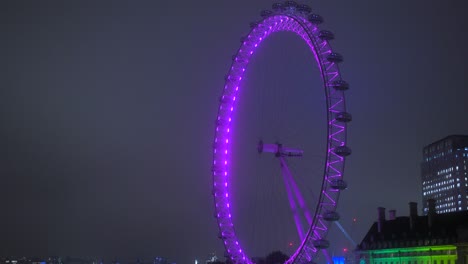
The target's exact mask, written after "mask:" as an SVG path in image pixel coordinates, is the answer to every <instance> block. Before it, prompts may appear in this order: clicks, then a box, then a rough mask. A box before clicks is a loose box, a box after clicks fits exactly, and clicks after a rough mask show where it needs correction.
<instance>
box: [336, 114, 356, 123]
mask: <svg viewBox="0 0 468 264" xmlns="http://www.w3.org/2000/svg"><path fill="white" fill-rule="evenodd" d="M335 119H336V121H339V122H343V123H348V122H351V120H353V117H352V115H351V114H350V113H347V112H339V113H336V115H335Z"/></svg>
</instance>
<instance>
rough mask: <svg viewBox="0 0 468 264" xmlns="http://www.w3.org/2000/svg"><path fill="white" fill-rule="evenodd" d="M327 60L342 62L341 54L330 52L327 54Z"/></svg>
mask: <svg viewBox="0 0 468 264" xmlns="http://www.w3.org/2000/svg"><path fill="white" fill-rule="evenodd" d="M327 60H328V61H329V62H334V63H340V62H343V56H342V55H341V54H339V53H337V52H332V53H330V54H328V56H327Z"/></svg>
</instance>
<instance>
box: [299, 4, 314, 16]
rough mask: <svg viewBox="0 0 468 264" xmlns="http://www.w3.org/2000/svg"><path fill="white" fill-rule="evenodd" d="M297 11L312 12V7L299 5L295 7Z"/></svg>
mask: <svg viewBox="0 0 468 264" xmlns="http://www.w3.org/2000/svg"><path fill="white" fill-rule="evenodd" d="M297 11H300V12H304V13H306V14H308V13H310V12H312V8H310V6H308V5H299V6H298V7H297Z"/></svg>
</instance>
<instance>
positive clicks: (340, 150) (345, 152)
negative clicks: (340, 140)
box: [333, 146, 351, 157]
mask: <svg viewBox="0 0 468 264" xmlns="http://www.w3.org/2000/svg"><path fill="white" fill-rule="evenodd" d="M333 152H335V154H336V155H338V156H340V157H346V156H349V155H351V149H350V148H348V147H347V146H339V147H336V148H335V149H334V150H333Z"/></svg>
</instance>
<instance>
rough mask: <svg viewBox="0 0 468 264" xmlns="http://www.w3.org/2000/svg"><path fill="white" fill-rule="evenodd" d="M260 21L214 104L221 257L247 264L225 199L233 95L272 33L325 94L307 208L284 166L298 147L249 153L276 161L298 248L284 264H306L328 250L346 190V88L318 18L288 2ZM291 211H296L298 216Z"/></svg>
mask: <svg viewBox="0 0 468 264" xmlns="http://www.w3.org/2000/svg"><path fill="white" fill-rule="evenodd" d="M261 16H262V19H261V20H260V21H258V22H255V23H251V30H250V32H249V33H248V35H247V36H246V37H245V38H242V40H241V46H240V48H239V49H238V51H237V53H236V54H235V55H234V56H233V61H232V64H231V68H230V70H229V72H228V74H227V75H226V77H225V85H224V88H223V90H222V95H221V97H220V100H219V107H218V114H217V117H216V124H215V136H214V143H213V163H212V177H213V189H212V192H213V196H214V204H215V218H216V219H217V224H218V227H219V238H220V239H221V240H222V241H223V243H224V247H225V249H226V253H227V256H228V257H229V258H230V259H231V260H232V261H233V262H234V263H253V261H252V259H251V257H249V256H248V255H247V253H246V250H244V248H243V245H242V243H241V242H240V240H239V238H238V235H237V233H236V228H235V226H234V221H233V218H234V216H233V210H232V207H233V203H232V198H231V196H232V195H235V194H233V193H231V191H232V190H231V188H230V187H231V186H230V185H231V180H232V179H233V178H235V177H237V175H235V173H234V172H233V170H232V166H233V164H234V163H235V160H234V159H233V158H232V155H231V153H232V149H233V148H236V147H238V146H236V142H235V140H234V139H233V133H234V131H235V130H236V125H235V124H236V123H235V122H234V119H235V116H234V114H235V113H236V110H237V108H238V107H240V104H239V101H241V100H243V98H241V96H240V93H239V90H242V89H248V88H247V87H244V86H243V78H244V77H245V73H246V70H247V66H248V65H249V62H250V61H251V59H252V56H253V54H254V53H255V51H256V50H257V48H258V47H259V45H260V43H262V42H263V41H264V40H265V39H267V38H268V37H269V36H270V35H271V34H273V33H275V32H284V31H286V32H292V33H294V34H296V35H297V36H299V37H300V38H301V39H302V40H303V41H304V42H305V43H306V44H307V46H308V48H309V49H310V51H312V54H313V55H314V57H315V61H316V64H317V66H318V68H319V72H320V78H321V86H322V89H323V90H324V91H325V93H324V94H325V105H326V109H325V112H326V117H325V118H326V127H327V129H326V134H327V135H326V142H325V143H324V144H325V145H326V151H325V153H324V154H323V159H322V161H323V164H322V170H321V175H320V185H321V186H320V188H319V191H318V192H317V193H316V200H315V201H314V203H315V204H313V205H310V204H308V201H307V200H306V198H304V195H303V194H302V192H301V191H300V188H299V187H298V183H297V182H296V181H295V180H294V177H293V175H292V174H293V172H292V171H291V168H290V166H289V162H288V161H289V160H291V159H296V158H298V157H299V158H300V157H302V156H304V155H306V153H305V152H304V150H303V149H302V148H301V146H290V145H288V142H283V141H276V142H266V141H265V142H264V141H263V140H258V143H257V145H256V146H254V147H255V148H256V150H257V151H258V153H261V155H270V156H272V157H274V158H275V159H276V160H277V162H278V164H279V165H280V171H281V175H282V176H283V182H284V187H285V189H286V194H287V200H288V203H289V205H290V207H291V211H292V212H293V213H292V218H293V222H294V223H295V225H296V230H297V233H298V234H297V235H298V237H299V238H300V243H298V246H297V248H296V249H295V250H294V251H293V253H292V254H291V256H290V257H289V259H288V260H287V261H286V263H288V264H289V263H312V262H313V261H314V259H315V258H316V257H317V255H318V253H319V252H320V251H324V252H326V249H327V248H328V247H329V245H330V242H329V241H328V240H327V239H326V237H327V233H328V230H329V227H330V225H331V224H332V223H333V222H334V221H338V220H339V219H340V215H339V213H338V212H337V211H336V208H337V202H338V199H339V195H340V192H341V191H343V190H345V189H346V188H347V183H346V182H345V181H344V180H343V171H344V165H345V157H346V156H349V155H350V154H351V149H350V148H349V147H348V146H347V145H346V132H347V123H348V122H350V121H351V120H352V116H351V114H349V113H348V112H347V111H346V106H345V91H346V90H348V88H349V85H348V83H347V82H346V81H344V80H343V79H342V77H341V73H340V69H339V66H338V65H339V64H340V63H341V62H342V61H343V57H342V55H340V54H339V53H337V52H335V51H334V50H333V49H332V47H331V46H330V41H331V40H333V39H334V34H333V33H332V32H330V31H328V30H321V29H320V28H319V25H320V24H322V23H323V18H322V17H321V16H320V15H317V14H314V13H312V10H311V8H310V7H309V6H307V5H303V4H297V3H296V2H294V1H286V2H284V3H275V4H273V6H272V10H264V11H262V12H261ZM243 148H245V146H243ZM297 208H299V209H301V210H300V212H301V213H300V214H301V215H300V214H299V213H298V212H299V210H296V209H297ZM301 217H302V218H303V219H305V220H304V222H305V223H306V225H307V226H306V227H305V228H304V226H303V223H301V220H300V218H301ZM247 251H248V249H247Z"/></svg>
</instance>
